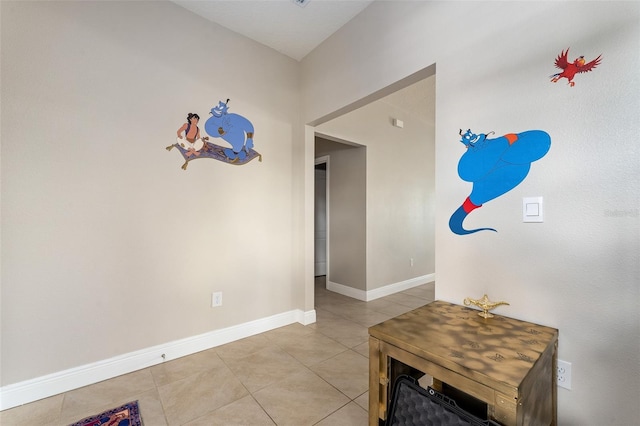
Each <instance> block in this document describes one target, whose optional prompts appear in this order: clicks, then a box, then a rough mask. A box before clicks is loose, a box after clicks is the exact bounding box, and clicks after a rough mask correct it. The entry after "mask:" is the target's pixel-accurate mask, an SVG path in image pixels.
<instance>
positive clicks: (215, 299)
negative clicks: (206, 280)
mask: <svg viewBox="0 0 640 426" xmlns="http://www.w3.org/2000/svg"><path fill="white" fill-rule="evenodd" d="M216 306H222V292H221V291H218V292H215V293H211V307H212V308H215V307H216Z"/></svg>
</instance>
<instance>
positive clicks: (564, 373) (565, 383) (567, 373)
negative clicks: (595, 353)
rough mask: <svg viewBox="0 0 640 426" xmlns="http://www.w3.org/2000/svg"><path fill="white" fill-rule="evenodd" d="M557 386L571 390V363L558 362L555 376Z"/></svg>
mask: <svg viewBox="0 0 640 426" xmlns="http://www.w3.org/2000/svg"><path fill="white" fill-rule="evenodd" d="M556 379H557V381H558V386H560V387H561V388H565V389H569V390H571V363H570V362H567V361H562V360H560V359H559V360H558V372H557V375H556Z"/></svg>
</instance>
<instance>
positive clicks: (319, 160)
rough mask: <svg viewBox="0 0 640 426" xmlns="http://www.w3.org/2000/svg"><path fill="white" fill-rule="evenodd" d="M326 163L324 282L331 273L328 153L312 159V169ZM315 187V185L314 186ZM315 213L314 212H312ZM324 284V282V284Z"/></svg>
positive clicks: (327, 280)
mask: <svg viewBox="0 0 640 426" xmlns="http://www.w3.org/2000/svg"><path fill="white" fill-rule="evenodd" d="M323 163H324V164H326V173H325V215H324V216H325V218H326V224H325V226H326V233H327V234H326V249H325V252H326V253H325V258H326V262H327V266H326V268H327V273H326V282H329V274H330V273H331V253H330V250H329V247H330V241H331V232H330V230H331V226H330V225H331V217H330V211H331V209H330V208H329V205H330V200H331V197H330V188H331V185H330V182H331V178H330V174H331V173H330V171H329V168H330V167H329V164H330V156H329V155H323V156H322V157H318V158H315V160H314V169H315V166H317V165H318V164H323ZM314 180H315V174H314ZM314 187H315V186H314ZM314 200H315V196H314ZM314 212H315V208H314ZM314 214H315V213H314ZM314 223H315V218H314ZM313 235H314V244H315V226H314V234H313ZM314 271H315V251H314ZM314 277H315V272H314ZM325 286H326V284H325Z"/></svg>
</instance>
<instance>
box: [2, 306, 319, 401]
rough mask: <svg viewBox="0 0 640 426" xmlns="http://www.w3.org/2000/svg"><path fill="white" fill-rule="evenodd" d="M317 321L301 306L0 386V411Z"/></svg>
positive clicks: (313, 315) (313, 312)
mask: <svg viewBox="0 0 640 426" xmlns="http://www.w3.org/2000/svg"><path fill="white" fill-rule="evenodd" d="M315 321H316V311H315V310H311V311H307V312H304V311H302V310H300V309H296V310H292V311H289V312H283V313H281V314H277V315H273V316H270V317H267V318H261V319H258V320H254V321H249V322H246V323H243V324H239V325H236V326H232V327H228V328H223V329H220V330H214V331H211V332H209V333H205V334H201V335H199V336H193V337H188V338H186V339H181V340H176V341H173V342H169V343H166V344H162V345H158V346H153V347H150V348H146V349H142V350H139V351H135V352H130V353H128V354H124V355H120V356H117V357H114V358H110V359H106V360H102V361H98V362H94V363H91V364H87V365H82V366H79V367H75V368H71V369H68V370H64V371H60V372H57V373H53V374H48V375H46V376H42V377H37V378H35V379H30V380H25V381H23V382H19V383H15V384H11V385H7V386H3V387H2V388H0V411H2V410H6V409H9V408H13V407H17V406H19V405H22V404H27V403H29V402H33V401H37V400H39V399H43V398H48V397H50V396H53V395H57V394H60V393H63V392H68V391H70V390H73V389H77V388H80V387H83V386H87V385H91V384H94V383H98V382H101V381H103V380H107V379H111V378H114V377H117V376H121V375H123V374H127V373H131V372H133V371H137V370H141V369H143V368H147V367H151V366H153V365H156V364H160V363H162V362H166V361H169V360H173V359H176V358H180V357H183V356H186V355H191V354H194V353H196V352H200V351H203V350H206V349H211V348H214V347H216V346H220V345H224V344H225V343H230V342H234V341H236V340H240V339H244V338H245V337H250V336H253V335H256V334H260V333H264V332H265V331H269V330H273V329H275V328H279V327H283V326H285V325H289V324H293V323H295V322H299V323H301V324H303V325H308V324H312V323H314V322H315Z"/></svg>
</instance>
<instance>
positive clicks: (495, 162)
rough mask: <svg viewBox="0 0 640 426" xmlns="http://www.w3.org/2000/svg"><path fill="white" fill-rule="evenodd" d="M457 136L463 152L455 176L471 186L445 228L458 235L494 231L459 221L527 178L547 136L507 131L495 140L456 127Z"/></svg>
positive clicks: (548, 139)
mask: <svg viewBox="0 0 640 426" xmlns="http://www.w3.org/2000/svg"><path fill="white" fill-rule="evenodd" d="M491 133H493V132H491ZM491 133H489V135H490V134H491ZM460 135H461V136H462V139H461V140H460V142H462V143H463V144H464V145H465V146H466V147H467V151H466V152H465V153H464V154H463V155H462V157H461V158H460V161H459V162H458V175H459V176H460V178H461V179H462V180H464V181H467V182H472V183H473V188H472V190H471V195H469V196H468V197H467V199H466V200H465V201H464V203H463V204H462V205H461V206H460V207H459V208H458V209H457V210H456V211H455V212H454V213H453V215H452V216H451V218H450V219H449V228H450V229H451V231H453V233H455V234H458V235H466V234H472V233H474V232H478V231H494V232H496V230H495V229H493V228H478V229H469V230H468V229H464V227H463V226H462V223H463V222H464V219H465V218H466V217H467V215H468V214H469V213H471V212H472V211H473V210H475V209H477V208H478V207H482V205H483V204H484V203H486V202H487V201H491V200H493V199H494V198H498V197H499V196H501V195H503V194H505V193H507V192H509V191H511V190H512V189H513V188H515V187H516V186H518V185H519V184H520V182H522V181H523V180H524V179H525V178H526V177H527V174H528V173H529V169H530V168H531V163H532V162H534V161H536V160H539V159H541V158H542V157H544V156H545V155H546V153H547V152H548V151H549V148H550V147H551V137H550V136H549V134H548V133H546V132H543V131H542V130H528V131H525V132H522V133H509V134H506V135H504V136H501V137H499V138H495V139H489V138H488V136H489V135H487V134H482V133H481V134H479V135H476V134H475V133H472V132H471V130H467V131H466V132H464V133H463V132H462V130H460Z"/></svg>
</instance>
